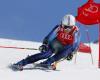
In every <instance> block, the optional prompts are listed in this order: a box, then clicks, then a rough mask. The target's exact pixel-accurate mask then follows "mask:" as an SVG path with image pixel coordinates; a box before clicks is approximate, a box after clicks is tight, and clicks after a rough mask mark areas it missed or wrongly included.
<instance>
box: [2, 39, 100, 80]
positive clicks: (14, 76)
mask: <svg viewBox="0 0 100 80" xmlns="http://www.w3.org/2000/svg"><path fill="white" fill-rule="evenodd" d="M0 45H2V46H15V47H26V48H27V47H28V48H32V47H33V48H38V47H39V46H40V45H41V43H39V42H31V41H19V40H9V39H0ZM91 47H92V55H93V61H94V64H92V62H91V55H90V54H83V53H79V52H78V53H77V58H76V63H75V57H74V58H73V60H72V61H66V60H64V61H63V62H60V63H59V64H58V65H57V69H58V70H60V71H49V72H47V71H43V70H39V69H36V70H35V69H33V70H24V71H17V72H14V71H12V70H11V69H9V68H8V65H9V64H11V63H15V62H17V61H19V60H21V59H23V58H25V57H26V56H27V55H32V54H35V53H38V52H39V51H36V50H25V49H11V48H0V54H1V55H0V80H99V79H100V70H99V69H98V68H97V63H98V54H99V52H98V51H99V50H98V44H93V43H91Z"/></svg>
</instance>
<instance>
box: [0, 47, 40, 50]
mask: <svg viewBox="0 0 100 80" xmlns="http://www.w3.org/2000/svg"><path fill="white" fill-rule="evenodd" d="M0 48H13V49H27V50H39V49H36V48H22V47H12V46H0Z"/></svg>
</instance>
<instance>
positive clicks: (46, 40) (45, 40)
mask: <svg viewBox="0 0 100 80" xmlns="http://www.w3.org/2000/svg"><path fill="white" fill-rule="evenodd" d="M58 26H59V25H56V26H55V27H54V28H53V29H52V30H51V31H50V32H49V34H48V35H47V36H46V37H45V38H44V39H43V44H48V41H49V39H50V37H51V36H52V35H53V32H54V31H55V30H56V29H57V28H58Z"/></svg>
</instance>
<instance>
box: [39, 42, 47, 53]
mask: <svg viewBox="0 0 100 80" xmlns="http://www.w3.org/2000/svg"><path fill="white" fill-rule="evenodd" d="M39 51H41V52H46V51H48V45H45V44H43V45H41V46H40V47H39Z"/></svg>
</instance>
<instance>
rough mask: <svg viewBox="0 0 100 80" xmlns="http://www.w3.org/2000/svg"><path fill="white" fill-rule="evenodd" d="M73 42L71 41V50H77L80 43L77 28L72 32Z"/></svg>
mask: <svg viewBox="0 0 100 80" xmlns="http://www.w3.org/2000/svg"><path fill="white" fill-rule="evenodd" d="M74 38H75V39H74V42H73V48H72V49H73V51H77V50H78V47H79V44H80V32H79V30H77V31H76V32H75V33H74Z"/></svg>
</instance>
